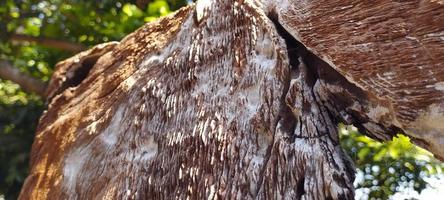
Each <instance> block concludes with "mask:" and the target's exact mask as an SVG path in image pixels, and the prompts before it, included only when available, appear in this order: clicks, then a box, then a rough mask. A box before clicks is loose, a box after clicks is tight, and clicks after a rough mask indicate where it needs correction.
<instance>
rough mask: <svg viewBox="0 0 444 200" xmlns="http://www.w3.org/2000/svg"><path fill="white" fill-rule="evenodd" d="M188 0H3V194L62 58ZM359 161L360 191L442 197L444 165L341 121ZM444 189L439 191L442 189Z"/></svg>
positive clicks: (23, 161) (18, 168) (17, 178)
mask: <svg viewBox="0 0 444 200" xmlns="http://www.w3.org/2000/svg"><path fill="white" fill-rule="evenodd" d="M188 3H191V1H189V0H134V1H123V0H120V1H118V0H0V200H3V199H16V198H17V196H18V194H19V192H20V188H21V186H22V184H23V181H24V179H25V178H26V176H27V172H28V162H29V153H30V150H31V145H32V141H33V137H34V132H35V129H36V125H37V122H38V119H39V116H40V115H41V114H42V112H43V110H44V109H45V104H44V99H43V97H42V96H43V91H44V88H45V86H46V84H47V82H48V81H49V79H50V77H51V74H52V72H53V69H54V66H55V64H56V63H57V62H58V61H61V60H63V59H65V58H68V57H70V56H72V55H74V54H76V53H78V52H80V51H82V50H85V49H87V48H88V47H91V46H92V45H95V44H99V43H103V42H108V41H119V40H120V39H122V38H123V37H124V36H125V35H127V34H128V33H130V32H132V31H134V30H135V29H137V28H138V27H140V26H142V25H143V24H144V23H148V22H150V21H153V20H156V19H157V18H159V17H161V16H165V15H167V14H169V13H171V12H174V11H175V10H177V9H179V8H180V7H182V6H185V5H187V4H188ZM338 128H339V130H340V133H341V144H342V146H343V148H344V149H345V151H346V152H347V153H348V154H349V156H350V157H351V158H352V159H353V160H354V162H355V163H356V166H357V178H356V181H355V186H356V188H357V192H356V199H438V198H439V197H444V191H443V190H444V172H443V170H444V165H443V164H442V163H440V162H439V161H437V160H436V159H434V158H433V156H432V155H431V154H430V153H428V152H427V151H425V150H423V149H420V148H418V147H416V146H414V145H413V144H411V143H410V141H409V139H408V138H406V137H404V136H402V135H398V137H397V138H394V139H393V141H390V142H387V143H380V142H377V141H374V140H372V139H370V138H368V137H366V136H363V135H361V134H360V133H358V131H357V130H356V128H355V127H352V126H344V125H339V127H338ZM440 195H441V196H440Z"/></svg>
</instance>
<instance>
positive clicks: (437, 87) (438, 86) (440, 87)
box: [426, 82, 444, 91]
mask: <svg viewBox="0 0 444 200" xmlns="http://www.w3.org/2000/svg"><path fill="white" fill-rule="evenodd" d="M426 87H427V88H435V90H439V91H444V82H438V83H435V84H434V85H428V86H426Z"/></svg>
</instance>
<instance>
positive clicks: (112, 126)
mask: <svg viewBox="0 0 444 200" xmlns="http://www.w3.org/2000/svg"><path fill="white" fill-rule="evenodd" d="M124 111H125V108H124V107H123V106H120V107H119V108H117V111H116V112H115V113H114V116H113V118H112V119H111V122H110V123H109V124H108V127H106V129H105V130H104V131H103V132H102V133H101V134H100V136H99V138H100V140H101V141H102V143H103V144H105V146H107V147H112V146H114V144H116V142H117V137H118V134H119V131H117V130H119V128H120V125H121V123H122V121H123V118H124V116H125V114H124Z"/></svg>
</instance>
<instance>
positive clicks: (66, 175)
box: [20, 0, 442, 199]
mask: <svg viewBox="0 0 444 200" xmlns="http://www.w3.org/2000/svg"><path fill="white" fill-rule="evenodd" d="M274 5H275V4H269V5H268V4H267V3H261V2H250V1H231V0H227V1H217V2H216V1H199V2H198V3H197V4H196V5H191V6H189V7H186V8H183V9H181V10H179V11H178V12H177V13H175V14H174V15H172V16H168V17H166V18H163V19H160V20H159V21H156V22H153V23H149V24H146V25H145V26H143V27H141V28H140V29H139V30H137V31H136V32H134V33H132V34H130V35H128V36H127V37H126V38H124V39H123V40H122V41H121V42H119V43H108V44H104V45H101V46H98V47H94V48H93V49H91V50H89V51H86V52H82V53H80V54H79V55H77V56H75V57H73V58H71V59H68V60H66V61H64V62H61V63H60V64H59V65H58V67H57V69H56V72H55V73H54V75H53V78H52V80H51V82H50V85H49V89H48V91H47V93H48V96H49V97H50V98H49V100H48V103H49V104H48V110H47V112H45V113H44V115H43V116H42V118H41V120H40V123H39V127H38V130H37V135H36V138H35V142H34V144H33V148H32V160H31V173H30V175H29V177H28V178H27V179H26V183H25V185H24V187H23V189H22V192H21V195H20V199H48V198H60V199H93V198H99V199H187V198H189V199H207V198H208V199H353V196H354V195H353V192H354V191H353V185H352V183H353V180H354V168H353V164H352V163H351V161H350V159H349V158H348V157H347V156H346V155H345V154H344V153H343V152H342V150H341V148H340V145H339V141H338V132H337V129H336V125H337V123H338V122H340V121H343V122H346V123H349V124H355V125H356V126H358V127H359V128H361V129H362V130H365V131H367V133H368V134H369V135H371V136H373V137H375V138H378V139H382V140H384V139H389V138H391V137H392V135H393V134H395V133H396V131H400V130H401V129H403V128H405V127H404V126H402V124H401V125H400V123H394V121H396V119H398V118H396V117H394V116H393V115H391V113H392V111H393V112H394V111H396V109H394V107H393V105H394V104H395V103H396V102H397V101H395V100H393V99H390V98H387V99H386V98H381V96H380V93H377V92H376V90H372V89H371V88H370V86H368V87H363V84H359V82H358V81H357V80H361V79H353V78H350V77H354V76H352V75H351V74H349V73H348V71H344V69H345V68H341V66H349V65H348V64H347V65H345V64H344V65H342V63H338V64H337V65H333V64H332V63H330V61H331V60H327V59H325V57H323V55H325V56H332V57H334V56H335V55H336V54H332V53H331V52H330V54H329V52H326V53H325V54H324V52H322V51H321V50H322V48H315V50H313V49H312V48H313V47H312V46H310V44H311V43H309V42H307V39H308V36H306V37H301V38H302V39H301V38H299V37H294V35H295V33H298V31H301V30H303V29H298V27H304V24H302V25H297V27H296V25H295V26H294V27H293V25H291V24H290V22H292V23H293V21H291V20H290V21H289V20H288V19H290V18H285V17H284V15H283V14H282V13H285V12H283V11H282V10H285V9H284V7H283V6H285V5H286V4H277V5H279V6H281V7H280V9H282V10H279V9H276V7H273V6H274ZM301 5H305V4H301ZM288 8H289V9H290V10H292V9H296V7H292V6H289V7H288ZM298 8H299V7H298ZM302 8H303V7H302ZM288 12H290V11H288ZM221 13H223V14H221ZM267 15H268V16H267ZM301 15H302V14H301ZM288 16H290V17H295V16H297V15H288ZM288 16H287V17H288ZM295 22H296V21H295ZM301 23H302V22H301ZM307 23H311V24H314V25H317V24H318V23H321V22H317V23H314V22H313V23H312V22H310V21H308V22H307ZM307 30H309V29H307ZM298 34H299V33H298ZM310 37H311V36H310ZM313 37H314V36H313ZM295 38H296V39H298V40H299V41H298V40H295ZM327 39H328V38H327ZM300 42H302V43H300ZM303 44H304V45H307V44H308V45H307V47H308V49H309V50H307V48H306V47H305V46H304V45H303ZM341 44H342V43H341ZM344 51H346V50H344ZM320 52H321V53H320ZM333 52H334V51H333ZM398 52H399V51H398ZM334 58H337V57H334ZM337 59H339V58H337ZM343 59H345V60H346V61H343V62H344V63H346V62H351V61H350V60H352V57H343ZM388 59H391V58H390V57H389V58H388ZM333 61H335V60H333ZM364 64H365V63H364ZM363 66H364V65H363ZM365 66H367V68H368V70H370V71H371V70H376V71H377V70H379V68H377V67H375V68H373V67H371V66H370V65H369V64H368V63H367V65H365ZM353 69H354V68H353ZM362 69H364V68H362ZM364 77H365V76H364ZM354 78H356V77H354ZM438 78H439V77H438ZM362 80H365V78H363V79H362ZM362 80H361V81H362ZM406 84H408V83H406ZM413 84H414V83H413ZM364 86H365V85H364ZM407 87H410V86H407ZM439 103H442V101H441V102H439ZM418 112H419V111H418ZM441 114H442V113H441ZM411 136H412V135H411ZM441 138H442V137H441ZM429 144H430V143H427V144H426V145H425V146H426V147H430V146H427V145H429ZM430 149H431V150H434V149H433V148H430ZM434 153H438V154H437V155H440V154H439V151H434Z"/></svg>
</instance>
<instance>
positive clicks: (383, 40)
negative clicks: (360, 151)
mask: <svg viewBox="0 0 444 200" xmlns="http://www.w3.org/2000/svg"><path fill="white" fill-rule="evenodd" d="M264 2H265V4H266V6H264V7H265V9H266V10H268V12H271V13H274V15H276V16H277V17H276V18H277V21H278V22H279V23H280V24H281V25H282V26H283V27H285V29H286V30H287V31H288V32H289V33H290V34H291V35H292V36H293V37H295V38H296V39H297V40H298V41H300V42H302V43H303V44H304V45H305V46H306V47H307V48H308V49H310V50H311V51H312V52H313V53H315V54H316V55H317V56H319V57H320V58H322V59H323V60H324V61H326V62H327V63H329V65H330V66H332V67H333V68H334V69H335V70H337V71H338V72H339V73H340V74H342V75H343V76H344V77H345V78H346V79H347V80H348V81H350V82H351V83H352V84H353V85H356V86H357V87H359V88H361V89H362V90H364V91H365V93H367V94H368V95H371V96H373V99H372V100H371V102H372V103H373V106H374V107H369V108H368V109H367V110H366V111H365V112H366V113H367V114H366V117H365V118H367V119H366V120H365V121H368V123H365V122H364V121H361V122H360V123H359V124H358V125H359V126H360V127H361V130H363V132H365V133H367V134H368V135H370V136H372V137H375V138H379V139H383V140H386V139H390V134H389V135H387V134H381V133H386V132H387V131H383V129H386V128H389V127H391V126H396V127H397V128H400V129H402V130H403V132H404V133H405V134H407V135H408V136H410V137H411V138H412V139H413V140H415V143H416V144H419V145H421V146H422V147H424V148H426V149H428V150H430V151H431V152H433V153H434V154H435V156H437V157H439V158H440V159H441V160H443V159H444V148H442V146H443V145H444V126H443V125H442V121H444V53H443V52H444V20H442V19H444V3H443V1H434V0H409V1H402V2H400V1H386V0H376V1H353V0H346V1H342V0H341V1H336V0H334V1H331V0H328V1H327V0H321V1H309V2H307V1H302V0H283V1H279V2H278V1H264ZM348 110H349V111H350V112H356V107H349V108H348ZM350 112H348V113H350Z"/></svg>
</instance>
